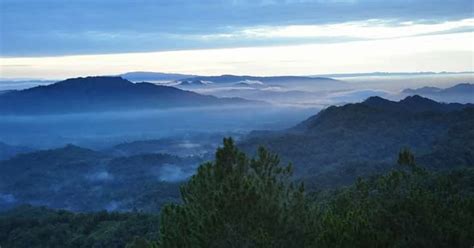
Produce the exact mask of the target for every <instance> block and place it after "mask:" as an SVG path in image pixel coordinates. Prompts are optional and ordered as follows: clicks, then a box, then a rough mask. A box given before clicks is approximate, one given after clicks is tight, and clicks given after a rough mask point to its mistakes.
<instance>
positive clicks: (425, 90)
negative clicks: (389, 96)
mask: <svg viewBox="0 0 474 248" xmlns="http://www.w3.org/2000/svg"><path fill="white" fill-rule="evenodd" d="M402 94H405V95H422V96H426V97H429V98H432V99H435V100H438V101H443V102H460V103H474V84H469V83H465V84H457V85H455V86H453V87H449V88H446V89H441V88H437V87H422V88H418V89H405V90H403V91H402Z"/></svg>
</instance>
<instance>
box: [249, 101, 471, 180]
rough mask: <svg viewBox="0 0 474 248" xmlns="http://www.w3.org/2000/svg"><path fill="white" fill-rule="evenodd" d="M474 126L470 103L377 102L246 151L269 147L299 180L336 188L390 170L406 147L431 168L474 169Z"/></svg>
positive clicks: (329, 115) (255, 136)
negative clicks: (302, 179)
mask: <svg viewBox="0 0 474 248" xmlns="http://www.w3.org/2000/svg"><path fill="white" fill-rule="evenodd" d="M473 127H474V106H473V105H470V104H465V105H463V104H444V103H438V102H435V101H432V100H430V99H427V98H423V97H420V96H412V97H407V98H405V99H403V100H401V101H399V102H392V101H389V100H385V99H383V98H380V97H371V98H368V99H367V100H366V101H364V102H361V103H356V104H347V105H344V106H340V107H336V106H332V107H329V108H327V109H325V110H323V111H321V112H320V113H318V114H317V115H315V116H312V117H310V118H308V119H307V120H305V121H303V122H301V123H300V124H298V125H296V126H295V127H293V128H290V129H287V130H282V131H273V132H271V131H255V132H253V133H251V134H250V135H249V137H248V138H247V139H246V140H245V141H243V142H242V143H241V144H240V146H241V147H242V148H244V149H245V150H246V151H254V150H255V148H256V147H257V146H259V145H263V146H265V147H268V148H269V149H270V150H272V151H274V152H276V153H278V154H280V155H281V157H282V159H283V161H287V162H290V161H291V162H293V163H294V165H295V170H296V172H297V175H298V176H300V177H303V178H306V179H307V181H309V182H311V183H312V184H316V185H320V186H321V185H322V186H328V185H331V186H332V185H337V184H346V183H349V182H352V181H353V180H354V179H355V178H357V177H358V176H364V175H370V174H372V173H374V172H381V171H384V170H386V169H387V168H390V167H391V165H392V164H393V163H394V161H396V155H397V154H398V152H399V151H400V150H401V149H402V148H404V147H408V148H410V149H412V150H413V151H414V153H415V154H416V156H417V159H418V160H419V162H420V163H422V164H426V165H427V166H430V167H434V168H438V169H442V168H447V167H448V166H449V167H452V166H474V128H473ZM443 154H444V155H443ZM441 156H443V157H441Z"/></svg>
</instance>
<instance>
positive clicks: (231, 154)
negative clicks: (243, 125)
mask: <svg viewBox="0 0 474 248" xmlns="http://www.w3.org/2000/svg"><path fill="white" fill-rule="evenodd" d="M279 162H280V161H279V159H278V157H277V156H275V155H273V154H270V153H269V152H268V151H266V150H265V149H263V148H259V150H258V154H257V156H256V158H253V159H249V158H248V157H247V156H246V155H245V154H244V153H242V152H240V151H239V150H238V149H237V148H236V147H235V145H234V142H233V140H232V139H231V138H228V139H224V146H223V147H222V148H219V149H218V150H217V152H216V157H215V162H208V163H205V164H203V165H201V166H200V167H199V169H198V171H197V173H196V175H194V176H193V177H192V178H191V179H190V180H189V182H187V183H186V184H184V185H183V186H182V187H181V198H182V201H183V204H181V205H178V204H171V205H168V206H166V207H164V209H163V210H162V213H161V230H160V234H161V235H160V244H161V246H162V247H290V246H295V247H302V246H304V241H305V239H304V233H305V229H304V228H305V222H306V220H307V219H308V218H306V214H307V212H308V211H307V209H308V206H307V201H306V199H305V193H304V187H303V185H302V184H299V185H297V184H295V183H294V182H292V181H291V175H292V168H291V165H288V166H285V167H282V166H280V165H279Z"/></svg>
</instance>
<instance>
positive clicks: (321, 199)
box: [0, 138, 474, 248]
mask: <svg viewBox="0 0 474 248" xmlns="http://www.w3.org/2000/svg"><path fill="white" fill-rule="evenodd" d="M416 160H417V158H416V156H414V155H413V154H412V153H411V152H410V151H409V150H408V149H404V150H402V151H400V152H399V154H398V159H397V160H395V161H393V163H392V168H391V169H390V170H389V171H388V172H386V173H384V174H380V175H373V176H371V177H367V178H359V179H358V180H357V181H356V182H355V183H354V184H352V185H350V186H347V187H339V188H336V189H331V190H316V191H314V190H307V189H306V188H305V186H304V184H303V183H302V182H299V181H295V180H294V178H293V177H292V171H293V169H292V166H291V164H288V165H282V164H281V163H280V160H279V158H278V156H277V155H274V154H272V153H270V152H268V151H267V150H265V149H264V148H260V149H258V151H257V153H256V156H255V157H249V156H248V155H246V154H245V153H243V152H242V151H240V150H239V149H238V148H237V147H236V146H235V144H234V142H233V140H232V139H230V138H229V139H225V140H224V145H223V146H222V147H220V148H218V149H217V152H216V155H215V160H214V161H213V162H208V163H204V164H202V165H201V166H200V167H199V168H198V171H197V173H196V174H195V175H194V176H192V177H191V178H190V179H189V180H188V181H187V182H185V183H184V184H182V185H181V200H180V202H177V203H170V204H168V205H166V206H165V207H164V208H163V209H162V210H161V212H160V213H139V212H128V213H115V212H110V213H108V212H105V211H104V212H98V213H72V212H68V211H64V210H48V209H45V208H41V207H32V206H23V207H18V208H15V209H12V210H9V211H6V212H3V213H2V214H1V215H0V245H1V246H2V247H7V248H8V247H129V248H130V247H471V246H472V245H473V244H474V170H473V169H472V168H456V169H452V170H441V171H430V170H428V169H425V168H423V167H421V166H419V165H417V162H416ZM149 197H153V195H150V196H149Z"/></svg>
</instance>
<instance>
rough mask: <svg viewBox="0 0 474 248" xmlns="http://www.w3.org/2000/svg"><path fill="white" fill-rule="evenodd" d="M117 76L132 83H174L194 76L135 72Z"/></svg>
mask: <svg viewBox="0 0 474 248" xmlns="http://www.w3.org/2000/svg"><path fill="white" fill-rule="evenodd" d="M118 76H120V77H122V78H125V79H127V80H130V81H133V82H138V81H175V80H180V79H185V78H191V77H195V76H196V75H190V74H178V73H162V72H146V71H135V72H127V73H124V74H120V75H118Z"/></svg>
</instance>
